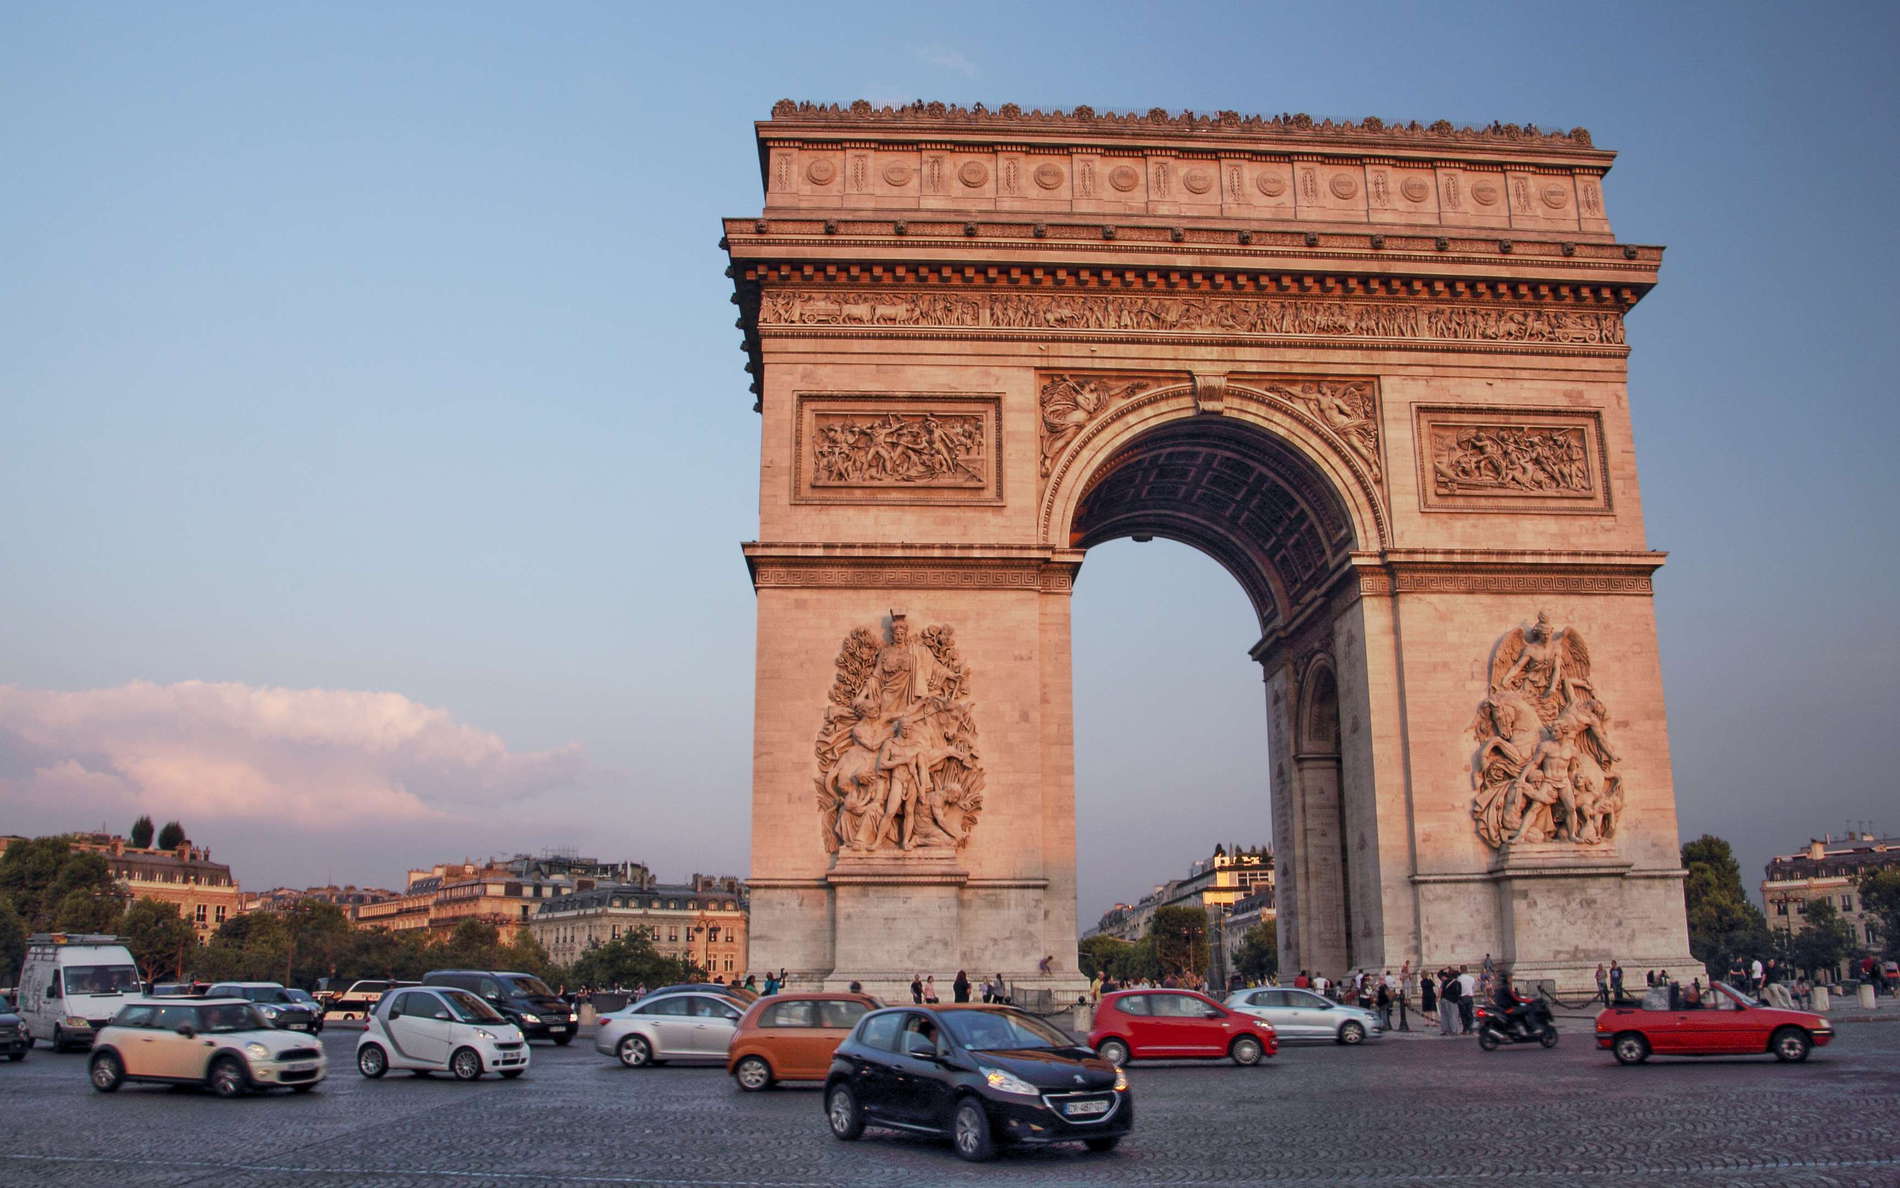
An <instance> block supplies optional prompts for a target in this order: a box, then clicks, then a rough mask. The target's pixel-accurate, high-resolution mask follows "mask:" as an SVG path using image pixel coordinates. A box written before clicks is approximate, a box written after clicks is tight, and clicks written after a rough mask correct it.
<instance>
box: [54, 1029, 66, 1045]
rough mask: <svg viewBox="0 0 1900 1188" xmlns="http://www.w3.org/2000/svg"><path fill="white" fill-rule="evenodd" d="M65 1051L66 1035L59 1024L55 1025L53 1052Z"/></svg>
mask: <svg viewBox="0 0 1900 1188" xmlns="http://www.w3.org/2000/svg"><path fill="white" fill-rule="evenodd" d="M65 1050H66V1033H65V1032H64V1031H61V1030H60V1029H59V1024H57V1023H55V1024H53V1051H55V1052H64V1051H65Z"/></svg>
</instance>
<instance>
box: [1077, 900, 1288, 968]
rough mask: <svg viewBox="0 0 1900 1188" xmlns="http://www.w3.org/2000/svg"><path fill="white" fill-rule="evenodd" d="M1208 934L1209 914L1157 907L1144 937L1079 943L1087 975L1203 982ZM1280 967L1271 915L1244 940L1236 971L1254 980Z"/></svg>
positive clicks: (1099, 938)
mask: <svg viewBox="0 0 1900 1188" xmlns="http://www.w3.org/2000/svg"><path fill="white" fill-rule="evenodd" d="M1208 944H1209V938H1208V933H1207V916H1206V915H1205V914H1204V913H1202V912H1201V911H1200V910H1199V909H1198V908H1191V907H1163V908H1156V909H1155V913H1154V915H1153V916H1152V917H1150V918H1149V921H1148V931H1147V933H1146V935H1144V936H1143V937H1142V938H1141V939H1140V940H1139V941H1125V940H1122V939H1120V938H1118V937H1113V936H1101V935H1097V936H1091V937H1088V938H1086V939H1084V940H1083V941H1082V943H1081V944H1080V945H1078V946H1077V948H1076V956H1077V959H1078V961H1079V963H1080V965H1081V967H1082V973H1083V974H1084V976H1086V977H1090V978H1093V977H1095V976H1096V975H1097V974H1100V975H1102V976H1103V977H1106V978H1113V979H1114V980H1115V981H1117V982H1142V981H1155V982H1159V981H1163V980H1165V979H1167V978H1169V977H1173V978H1176V979H1185V980H1189V981H1199V980H1200V979H1201V977H1202V976H1203V974H1204V973H1205V972H1206V970H1207V964H1208V962H1207V958H1208ZM1279 968H1280V954H1279V934H1278V931H1277V926H1276V924H1275V922H1274V921H1272V920H1264V921H1262V922H1260V923H1258V924H1256V925H1254V926H1253V927H1252V928H1250V929H1248V930H1247V932H1246V934H1245V935H1244V936H1242V937H1241V939H1240V947H1239V949H1238V951H1237V952H1236V953H1235V957H1234V970H1233V972H1235V973H1237V974H1239V975H1240V976H1241V977H1243V978H1246V979H1247V980H1249V981H1259V980H1261V979H1263V978H1265V977H1266V976H1267V975H1269V974H1271V973H1274V972H1276V971H1277V970H1278V969H1279Z"/></svg>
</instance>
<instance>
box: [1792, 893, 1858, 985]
mask: <svg viewBox="0 0 1900 1188" xmlns="http://www.w3.org/2000/svg"><path fill="white" fill-rule="evenodd" d="M1792 948H1793V957H1794V963H1795V965H1796V966H1797V967H1799V968H1800V969H1802V970H1805V971H1806V972H1807V974H1808V976H1809V977H1813V976H1814V974H1815V972H1816V971H1817V970H1818V971H1825V972H1826V973H1827V975H1828V976H1829V977H1833V976H1834V975H1835V973H1837V972H1838V971H1839V968H1840V964H1841V962H1843V961H1845V960H1847V958H1848V956H1849V955H1850V954H1851V953H1853V951H1854V948H1855V945H1854V930H1853V928H1852V927H1851V926H1849V924H1848V923H1847V921H1845V920H1843V919H1841V914H1840V913H1839V912H1837V911H1835V910H1834V904H1833V902H1832V901H1830V900H1827V899H1816V900H1813V901H1811V902H1810V903H1809V904H1808V912H1807V918H1806V919H1805V921H1804V922H1803V925H1802V928H1801V931H1800V932H1797V933H1795V937H1794V945H1793V946H1792Z"/></svg>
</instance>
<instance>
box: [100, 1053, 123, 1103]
mask: <svg viewBox="0 0 1900 1188" xmlns="http://www.w3.org/2000/svg"><path fill="white" fill-rule="evenodd" d="M123 1084H125V1065H123V1064H120V1063H119V1058H118V1057H117V1056H115V1055H113V1054H112V1053H111V1052H101V1053H99V1054H98V1055H97V1056H94V1057H93V1058H92V1087H93V1088H94V1089H97V1090H98V1091H99V1092H101V1093H111V1092H112V1091H113V1090H115V1089H117V1088H118V1087H119V1086H120V1085H123Z"/></svg>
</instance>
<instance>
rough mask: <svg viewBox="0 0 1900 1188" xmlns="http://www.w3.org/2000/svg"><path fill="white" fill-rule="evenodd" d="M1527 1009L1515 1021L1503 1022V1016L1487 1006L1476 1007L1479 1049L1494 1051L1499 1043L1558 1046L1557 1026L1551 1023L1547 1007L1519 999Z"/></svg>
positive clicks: (1529, 1000) (1541, 1003)
mask: <svg viewBox="0 0 1900 1188" xmlns="http://www.w3.org/2000/svg"><path fill="white" fill-rule="evenodd" d="M1517 1001H1518V1002H1520V1003H1522V1004H1523V1005H1524V1006H1525V1007H1526V1008H1527V1009H1526V1010H1525V1011H1524V1013H1523V1015H1522V1016H1521V1018H1519V1019H1518V1020H1506V1019H1505V1017H1504V1013H1503V1012H1502V1011H1500V1010H1498V1009H1497V1007H1495V1006H1493V1005H1491V1004H1489V1003H1478V1004H1477V1017H1476V1023H1477V1028H1478V1046H1479V1047H1480V1048H1483V1049H1484V1050H1485V1051H1487V1052H1495V1051H1496V1050H1497V1049H1498V1046H1499V1045H1501V1044H1542V1045H1543V1046H1544V1047H1546V1048H1554V1047H1556V1046H1557V1025H1556V1023H1554V1022H1552V1021H1551V1017H1550V1008H1549V1007H1548V1006H1546V1005H1544V1003H1543V1002H1542V1001H1541V1000H1539V999H1533V998H1519V999H1518V1000H1517Z"/></svg>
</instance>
